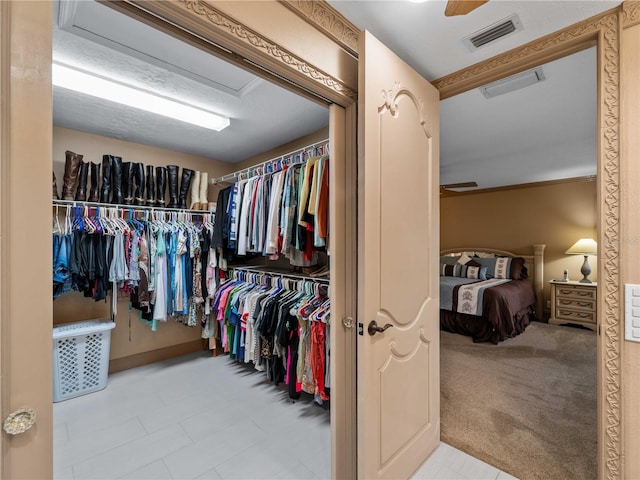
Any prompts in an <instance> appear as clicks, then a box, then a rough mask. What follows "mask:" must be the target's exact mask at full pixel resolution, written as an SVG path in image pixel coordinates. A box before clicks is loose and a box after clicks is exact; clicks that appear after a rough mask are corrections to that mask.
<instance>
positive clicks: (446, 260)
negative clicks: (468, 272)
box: [440, 255, 460, 265]
mask: <svg viewBox="0 0 640 480" xmlns="http://www.w3.org/2000/svg"><path fill="white" fill-rule="evenodd" d="M458 260H460V255H457V256H455V257H454V256H449V255H446V256H444V257H440V264H443V263H444V264H447V265H453V264H454V263H458Z"/></svg>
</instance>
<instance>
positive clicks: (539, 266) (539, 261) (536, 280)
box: [440, 245, 546, 318]
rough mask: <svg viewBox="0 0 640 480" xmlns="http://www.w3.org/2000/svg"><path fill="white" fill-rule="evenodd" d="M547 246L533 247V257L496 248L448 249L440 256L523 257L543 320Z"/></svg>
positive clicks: (441, 252) (538, 310) (538, 313)
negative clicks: (545, 250)
mask: <svg viewBox="0 0 640 480" xmlns="http://www.w3.org/2000/svg"><path fill="white" fill-rule="evenodd" d="M545 247H546V245H533V246H532V250H533V253H532V254H531V255H521V254H518V253H512V252H507V251H506V250H496V249H495V248H485V247H469V248H467V247H465V248H448V249H445V250H441V251H440V256H443V257H444V256H456V255H460V254H462V253H467V255H469V256H473V255H474V254H476V255H479V256H482V254H483V253H486V254H490V255H493V256H499V257H522V258H524V265H525V266H526V267H527V271H528V272H529V278H530V279H531V280H532V281H533V287H534V289H535V291H536V314H537V315H538V318H542V312H543V311H544V310H543V302H544V295H543V290H544V249H545Z"/></svg>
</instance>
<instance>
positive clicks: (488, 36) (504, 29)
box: [469, 20, 516, 48]
mask: <svg viewBox="0 0 640 480" xmlns="http://www.w3.org/2000/svg"><path fill="white" fill-rule="evenodd" d="M515 31H516V26H515V25H514V24H513V22H512V21H511V20H509V21H508V22H505V23H501V24H500V25H498V26H497V27H494V28H492V29H491V30H487V31H486V32H482V33H481V34H480V35H476V36H475V37H471V38H470V39H469V40H470V41H471V43H472V44H473V46H474V47H476V48H478V47H481V46H482V45H485V44H487V43H489V42H493V41H494V40H497V39H499V38H500V37H504V36H505V35H508V34H510V33H512V32H515Z"/></svg>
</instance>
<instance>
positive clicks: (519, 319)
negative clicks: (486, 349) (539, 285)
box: [440, 305, 536, 345]
mask: <svg viewBox="0 0 640 480" xmlns="http://www.w3.org/2000/svg"><path fill="white" fill-rule="evenodd" d="M533 320H536V314H535V306H534V305H531V306H529V307H526V308H524V309H522V310H520V311H519V312H518V313H517V314H516V315H514V317H513V319H512V321H511V322H508V324H506V325H499V326H497V328H496V327H495V326H494V325H492V324H491V322H490V321H489V320H488V319H487V318H486V317H478V316H475V315H468V314H465V313H456V312H451V311H449V310H440V329H441V330H444V331H447V332H451V333H459V334H461V335H467V336H470V337H472V338H473V341H474V342H475V343H478V342H491V343H493V344H496V345H497V344H498V343H499V342H502V341H504V340H506V339H507V338H512V337H515V336H516V335H520V334H521V333H522V332H524V331H525V329H526V328H527V326H528V325H529V323H531V322H532V321H533Z"/></svg>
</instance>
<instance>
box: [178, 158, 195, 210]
mask: <svg viewBox="0 0 640 480" xmlns="http://www.w3.org/2000/svg"><path fill="white" fill-rule="evenodd" d="M194 173H195V172H194V171H193V170H191V169H190V168H183V169H182V181H181V182H180V197H179V199H178V208H183V209H186V208H187V193H189V185H190V184H191V179H192V178H193V174H194Z"/></svg>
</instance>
